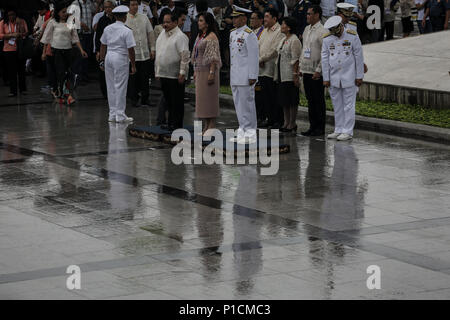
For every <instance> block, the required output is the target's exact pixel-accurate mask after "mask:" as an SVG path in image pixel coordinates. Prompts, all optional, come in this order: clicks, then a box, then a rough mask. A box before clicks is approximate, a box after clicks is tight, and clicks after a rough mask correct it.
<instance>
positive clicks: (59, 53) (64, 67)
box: [52, 49, 72, 94]
mask: <svg viewBox="0 0 450 320" xmlns="http://www.w3.org/2000/svg"><path fill="white" fill-rule="evenodd" d="M52 50H53V54H54V56H55V68H56V79H57V81H58V89H59V93H60V94H63V89H64V81H65V80H66V77H67V75H68V73H69V70H70V66H71V62H72V49H52ZM69 78H70V77H67V79H69ZM68 81H69V80H68ZM68 88H69V93H70V94H72V92H71V91H72V86H71V85H69V86H68Z"/></svg>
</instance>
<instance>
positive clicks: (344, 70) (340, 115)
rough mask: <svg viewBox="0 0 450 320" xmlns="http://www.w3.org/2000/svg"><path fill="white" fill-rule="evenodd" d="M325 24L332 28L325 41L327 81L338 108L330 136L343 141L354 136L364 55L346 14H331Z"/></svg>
mask: <svg viewBox="0 0 450 320" xmlns="http://www.w3.org/2000/svg"><path fill="white" fill-rule="evenodd" d="M324 27H325V28H326V29H328V30H329V31H330V32H329V33H327V34H325V35H324V39H323V43H322V74H323V84H324V86H325V87H327V88H329V89H328V90H329V93H330V97H331V102H332V103H333V108H334V122H335V129H334V133H332V134H329V135H328V139H337V140H340V141H344V140H350V139H352V137H353V127H354V126H355V104H356V94H357V93H358V87H359V86H361V84H362V81H363V78H364V58H363V51H362V46H361V41H360V40H359V37H358V34H357V33H356V31H354V30H351V29H346V28H345V27H344V25H343V24H342V18H341V17H339V16H333V17H331V18H329V19H328V20H327V21H326V22H325V25H324Z"/></svg>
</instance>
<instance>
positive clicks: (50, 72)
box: [45, 56, 58, 91]
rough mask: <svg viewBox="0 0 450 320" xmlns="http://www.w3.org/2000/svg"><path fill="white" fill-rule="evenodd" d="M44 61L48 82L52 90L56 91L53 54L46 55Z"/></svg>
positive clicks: (56, 82)
mask: <svg viewBox="0 0 450 320" xmlns="http://www.w3.org/2000/svg"><path fill="white" fill-rule="evenodd" d="M45 62H46V64H47V78H48V84H49V85H50V87H51V88H52V90H53V91H56V90H57V89H58V81H57V79H56V66H55V56H47V57H46V58H45Z"/></svg>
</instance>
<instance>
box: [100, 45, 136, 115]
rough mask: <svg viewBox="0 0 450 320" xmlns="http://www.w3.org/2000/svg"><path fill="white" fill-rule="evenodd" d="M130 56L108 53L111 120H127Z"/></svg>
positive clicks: (106, 60)
mask: <svg viewBox="0 0 450 320" xmlns="http://www.w3.org/2000/svg"><path fill="white" fill-rule="evenodd" d="M129 74H130V73H129V60H128V55H127V56H124V55H122V54H118V53H115V52H108V53H107V54H106V58H105V78H106V88H107V90H108V104H109V119H115V120H116V121H122V120H125V119H126V118H127V115H126V114H125V109H126V106H127V87H128V78H129Z"/></svg>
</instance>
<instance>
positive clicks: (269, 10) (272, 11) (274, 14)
mask: <svg viewBox="0 0 450 320" xmlns="http://www.w3.org/2000/svg"><path fill="white" fill-rule="evenodd" d="M266 12H267V13H269V14H270V16H271V17H272V18H276V19H277V21H278V17H279V15H278V10H277V9H274V8H267V9H266V11H264V13H266Z"/></svg>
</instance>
